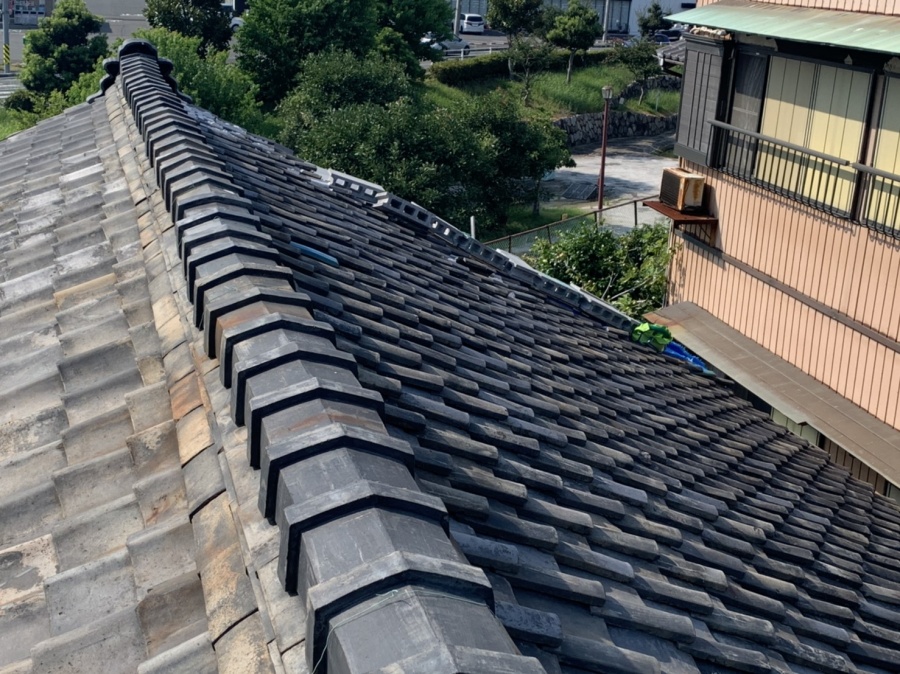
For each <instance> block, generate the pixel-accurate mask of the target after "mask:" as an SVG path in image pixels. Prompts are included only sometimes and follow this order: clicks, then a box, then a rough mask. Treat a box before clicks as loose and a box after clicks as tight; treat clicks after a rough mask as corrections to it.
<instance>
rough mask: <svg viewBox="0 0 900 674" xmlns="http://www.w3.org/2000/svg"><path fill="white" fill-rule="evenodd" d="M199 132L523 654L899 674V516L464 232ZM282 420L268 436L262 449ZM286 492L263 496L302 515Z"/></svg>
mask: <svg viewBox="0 0 900 674" xmlns="http://www.w3.org/2000/svg"><path fill="white" fill-rule="evenodd" d="M196 117H197V120H198V122H199V124H200V126H201V129H202V130H203V133H204V136H205V138H206V140H207V142H208V143H209V144H210V145H211V146H212V147H213V148H214V149H215V151H216V153H217V154H218V156H219V157H220V158H221V159H222V160H223V161H224V162H225V164H226V168H227V170H228V172H229V173H230V175H231V176H232V177H233V179H234V181H235V184H236V185H238V186H240V187H241V188H242V189H243V190H244V194H245V196H246V197H247V198H248V199H250V201H251V203H252V208H253V209H254V211H256V212H257V213H258V214H259V217H260V220H261V229H262V231H264V232H266V233H267V234H269V235H270V236H271V237H272V239H273V242H272V245H273V246H274V247H275V248H277V250H278V251H279V253H280V262H281V263H282V264H283V265H285V266H287V267H289V268H291V269H292V270H293V271H294V274H293V278H294V284H295V286H296V287H297V289H298V290H300V291H301V292H303V293H305V294H306V295H307V296H308V297H309V298H310V300H311V308H312V313H313V316H314V317H315V319H316V320H318V321H319V322H321V323H327V324H330V325H331V326H332V327H333V328H334V330H335V333H336V345H337V346H338V348H339V349H340V350H342V351H344V352H345V353H348V354H351V355H352V356H353V357H354V358H355V359H356V361H357V363H358V370H359V375H358V376H359V380H360V381H361V382H362V383H363V384H364V385H365V386H366V387H367V388H368V389H370V390H373V391H377V392H378V393H380V394H381V396H382V397H383V399H384V414H383V418H384V420H385V423H386V425H387V427H388V430H389V432H390V433H391V435H392V436H393V437H395V438H398V439H402V440H403V441H405V442H407V443H409V445H410V446H411V447H412V448H413V452H414V455H415V469H414V474H415V478H416V482H417V483H418V485H419V486H420V488H421V489H422V490H423V491H424V492H426V493H429V494H432V495H435V496H439V497H440V498H441V499H442V500H443V502H444V504H445V506H446V508H447V510H448V512H449V514H450V517H451V519H450V531H451V534H452V536H453V538H454V540H455V542H456V543H457V545H458V546H459V547H460V549H461V550H462V551H463V552H464V553H465V554H466V555H467V557H468V559H469V561H470V562H472V563H473V564H476V565H478V566H480V567H482V568H483V569H484V570H485V571H486V572H487V573H488V576H489V578H490V580H491V583H492V586H493V589H494V593H495V599H496V612H497V615H498V616H499V617H500V619H501V620H502V621H503V623H504V625H505V626H506V627H507V629H508V630H509V632H510V634H511V635H512V636H513V637H514V638H515V640H516V643H517V644H518V646H519V647H520V649H521V650H522V652H523V653H525V654H527V655H533V656H535V657H538V658H539V659H540V661H541V662H542V664H543V665H544V666H545V667H546V669H547V671H549V672H553V671H564V672H566V671H580V670H588V671H616V672H656V671H662V672H667V673H668V672H672V673H675V672H696V671H702V672H710V671H750V672H764V671H783V672H790V671H794V672H808V671H824V672H850V671H869V672H875V671H897V669H898V667H900V652H898V650H897V648H898V646H897V644H898V643H900V642H898V641H897V639H898V637H900V632H897V631H895V630H897V628H898V627H900V556H898V551H900V538H898V534H900V513H898V511H897V509H896V508H895V506H894V505H893V504H892V503H889V502H888V501H887V500H885V499H884V498H882V497H880V496H876V495H874V494H873V493H872V490H871V488H870V487H869V486H868V485H865V484H863V483H861V482H858V481H855V480H852V479H850V478H849V476H848V474H847V472H846V471H845V470H843V469H842V468H839V467H837V466H835V465H833V464H831V463H829V461H828V459H827V456H826V454H825V452H824V451H822V450H819V449H817V448H814V447H810V446H809V445H808V444H807V443H806V442H805V441H804V440H801V439H800V438H797V437H795V436H792V435H791V434H789V433H788V432H787V431H786V430H785V429H784V428H781V427H779V426H777V425H775V424H774V423H772V422H771V421H769V420H768V418H766V417H765V416H764V415H763V414H761V413H760V412H758V411H756V410H754V409H753V408H752V407H751V406H750V405H749V404H748V403H747V402H745V401H743V400H741V399H739V398H737V397H736V396H735V395H733V393H732V391H730V390H728V389H727V388H724V387H723V386H721V385H719V384H718V383H717V382H715V381H712V380H710V379H708V378H705V377H702V376H700V375H698V374H695V373H692V372H690V371H689V370H688V369H687V368H685V367H683V366H681V365H679V364H677V363H674V362H672V361H670V360H668V359H666V358H664V357H662V356H659V355H657V354H656V353H653V352H651V351H649V350H647V349H646V348H644V347H642V346H638V345H635V344H633V343H631V342H630V341H629V339H628V338H627V336H626V335H625V334H623V333H622V332H620V331H617V330H615V329H610V328H608V327H607V326H605V325H604V324H603V323H601V322H598V320H596V319H595V318H593V317H591V316H588V315H586V314H585V313H583V312H582V311H580V310H579V308H578V307H577V306H572V305H569V304H566V303H565V302H560V301H558V300H554V299H553V298H549V297H548V296H547V294H546V293H544V292H543V291H541V290H536V289H535V288H534V287H533V285H532V284H531V283H530V282H529V279H525V280H518V279H517V278H515V277H514V275H513V274H510V273H506V272H508V269H504V268H503V267H502V266H501V267H497V266H491V265H487V264H485V263H484V262H483V261H482V260H480V259H479V256H478V255H473V254H472V253H471V252H470V251H469V250H466V249H465V248H461V247H460V246H458V245H455V244H454V241H453V239H454V236H450V237H449V240H448V238H445V237H443V236H440V235H438V234H436V232H435V231H434V229H433V228H431V227H427V226H422V224H420V223H415V222H413V221H411V220H409V219H407V218H404V217H402V216H401V217H397V216H396V215H395V214H393V213H392V212H390V211H389V210H388V209H385V208H382V207H381V206H379V205H377V204H372V203H371V201H370V200H367V199H365V198H357V197H356V196H354V193H353V192H352V191H348V190H346V189H344V188H341V187H339V186H338V185H332V187H331V188H328V187H325V186H324V185H322V184H321V183H319V182H317V181H316V180H315V179H314V176H312V175H311V174H310V171H311V169H312V167H310V166H309V165H307V164H304V163H303V162H302V161H300V160H297V159H295V158H293V157H291V156H290V155H289V154H288V153H286V152H285V151H284V150H283V149H281V148H279V147H276V146H274V145H272V144H270V143H266V142H264V141H260V140H259V139H256V138H253V137H251V136H249V135H248V134H246V133H244V132H242V131H241V130H239V129H235V128H234V127H230V126H228V125H223V124H221V123H220V122H219V121H218V120H216V119H215V118H213V117H211V116H208V115H203V114H197V115H196ZM322 254H324V255H322ZM325 256H330V257H331V258H333V259H334V261H331V260H329V259H327V258H326V257H325ZM273 346H275V343H274V342H269V343H266V344H265V345H263V344H260V345H259V346H257V345H252V346H251V345H248V346H247V348H246V354H247V355H246V356H242V357H250V356H251V353H252V354H253V356H256V354H259V353H262V352H264V350H265V349H267V348H271V347H273ZM238 367H240V365H238ZM288 367H289V366H281V368H276V369H274V370H273V371H272V372H271V373H270V374H268V375H265V376H263V375H259V376H258V377H255V378H252V379H251V380H250V382H249V384H248V389H247V394H246V395H247V396H251V395H257V391H259V393H258V395H266V394H267V393H268V391H269V390H270V389H272V388H275V386H273V385H271V384H269V382H270V381H271V380H272V379H275V378H276V377H277V375H276V374H275V373H277V372H279V371H287V369H288ZM257 379H258V380H259V383H257ZM249 406H250V407H251V408H252V406H253V403H252V402H251V403H249ZM286 422H287V420H286V419H278V418H277V415H276V416H275V417H273V418H272V420H271V422H270V421H269V420H268V419H266V420H264V421H263V422H262V424H261V428H260V430H259V434H260V440H259V444H260V451H261V452H262V453H263V454H265V452H266V451H267V445H268V447H272V446H273V443H274V442H275V441H276V440H277V439H278V436H277V434H278V433H280V432H281V431H280V430H278V429H279V428H280V427H281V426H283V425H285V424H286ZM270 423H271V430H270V426H269V424H270ZM253 433H254V430H253V429H252V428H251V443H252V442H253V441H254V437H255V436H254V435H253ZM273 435H276V437H275V438H272V436H273ZM263 464H265V460H264V459H263ZM291 475H292V472H291V469H289V468H285V469H283V470H282V474H281V481H280V482H279V485H278V490H279V491H278V494H277V497H276V498H277V500H278V501H279V502H281V501H288V502H292V503H293V502H300V503H302V502H303V501H304V499H306V498H307V496H306V495H305V494H304V493H303V491H302V489H300V488H297V489H296V490H295V489H294V484H293V482H292V477H291ZM272 482H273V479H272V478H271V477H270V478H269V485H271V484H272ZM298 483H299V485H302V487H304V488H308V485H306V484H305V483H304V482H302V481H298ZM269 488H270V489H271V487H269ZM272 503H273V504H274V503H275V499H274V498H273V499H272ZM282 526H283V524H282ZM298 572H299V573H302V572H303V570H302V569H300V570H299V571H298ZM292 580H293V579H292V578H290V577H289V578H288V581H289V582H291V581H292ZM299 582H300V583H302V582H303V579H302V578H301V579H300V580H299Z"/></svg>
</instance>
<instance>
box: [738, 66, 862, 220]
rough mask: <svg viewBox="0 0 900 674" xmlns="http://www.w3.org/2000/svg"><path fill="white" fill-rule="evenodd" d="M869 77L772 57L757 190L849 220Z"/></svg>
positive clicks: (758, 155)
mask: <svg viewBox="0 0 900 674" xmlns="http://www.w3.org/2000/svg"><path fill="white" fill-rule="evenodd" d="M871 82H872V75H871V73H869V72H867V71H863V70H858V69H852V68H849V67H841V66H832V65H826V64H823V63H816V62H810V61H801V60H798V59H792V58H785V57H782V56H774V55H773V56H771V57H770V59H769V73H768V78H767V81H766V91H765V98H764V101H763V109H762V119H761V122H760V129H759V132H760V134H761V135H762V136H766V137H769V138H773V139H777V141H783V142H775V141H766V140H760V141H759V146H758V148H757V152H756V167H755V178H756V180H755V182H760V183H763V184H765V185H767V186H769V187H771V188H773V189H775V190H776V191H779V192H783V193H785V194H789V195H790V196H792V197H794V198H797V199H799V200H800V201H803V202H805V203H810V204H812V205H815V206H818V207H821V208H825V209H826V210H828V211H830V212H833V213H838V214H842V215H849V214H850V212H851V210H852V207H853V193H854V187H855V183H856V170H855V169H854V168H853V167H851V166H850V165H849V163H850V162H856V161H858V160H859V158H860V151H861V147H862V140H863V132H864V129H865V123H866V110H867V106H868V100H869V87H870V86H871Z"/></svg>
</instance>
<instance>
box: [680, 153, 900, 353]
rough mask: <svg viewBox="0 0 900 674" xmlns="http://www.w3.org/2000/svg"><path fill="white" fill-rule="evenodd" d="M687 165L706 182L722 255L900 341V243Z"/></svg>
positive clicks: (714, 173) (725, 177)
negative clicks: (717, 218) (716, 216)
mask: <svg viewBox="0 0 900 674" xmlns="http://www.w3.org/2000/svg"><path fill="white" fill-rule="evenodd" d="M685 165H686V167H687V168H689V169H691V170H692V171H694V172H697V173H701V174H703V175H704V176H705V177H706V181H707V185H708V186H709V190H710V194H711V195H712V199H711V205H712V208H713V211H714V212H715V213H716V214H717V215H718V217H719V232H718V243H717V245H718V247H719V248H721V250H723V251H724V252H725V253H727V254H728V255H730V256H732V257H734V258H736V259H737V260H739V261H741V262H743V263H745V264H747V265H749V266H750V267H752V268H754V269H757V270H759V271H760V272H762V273H763V274H766V275H767V276H771V277H772V278H773V279H774V280H775V281H777V282H779V283H782V284H784V285H786V286H789V287H790V288H793V289H795V290H796V291H798V292H799V293H802V294H803V295H806V296H808V297H810V298H812V299H813V300H816V301H818V302H821V303H822V304H824V305H827V306H828V307H831V308H833V309H835V310H837V311H839V312H841V313H842V314H845V315H846V316H848V317H850V318H851V319H853V320H854V321H857V322H859V323H861V324H863V325H864V326H866V327H868V328H871V329H872V330H874V331H875V332H878V333H880V334H881V335H883V336H884V337H886V338H887V339H890V340H892V341H895V342H900V240H898V239H894V238H891V237H887V236H885V235H882V234H879V233H877V232H874V231H871V230H869V229H867V228H865V227H861V226H859V225H855V224H853V223H850V222H848V221H847V220H843V219H841V218H837V217H833V216H829V215H826V214H824V213H821V212H819V211H816V210H814V209H812V208H809V207H807V206H804V205H803V204H799V203H797V202H795V201H792V200H790V199H788V198H787V197H781V196H778V195H776V194H773V193H772V192H769V191H768V190H765V189H763V188H761V187H755V186H753V185H750V184H748V183H744V182H742V181H739V180H737V179H735V178H732V177H730V176H726V175H723V174H721V173H719V172H718V171H714V170H711V169H707V168H705V167H703V166H699V165H697V164H693V163H690V162H685ZM864 261H865V262H864Z"/></svg>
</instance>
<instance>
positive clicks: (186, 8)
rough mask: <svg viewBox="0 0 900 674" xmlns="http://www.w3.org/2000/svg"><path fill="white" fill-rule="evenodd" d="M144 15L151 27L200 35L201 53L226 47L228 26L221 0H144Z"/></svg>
mask: <svg viewBox="0 0 900 674" xmlns="http://www.w3.org/2000/svg"><path fill="white" fill-rule="evenodd" d="M144 16H146V17H147V21H148V23H149V24H150V25H151V26H152V27H153V28H165V29H167V30H170V31H173V32H176V33H181V34H182V35H185V36H187V37H198V38H200V53H201V54H206V52H207V51H209V50H210V49H214V50H223V49H227V48H228V43H229V42H230V41H231V27H230V25H229V19H228V16H227V15H226V14H225V12H223V11H222V4H221V0H147V6H146V8H145V9H144Z"/></svg>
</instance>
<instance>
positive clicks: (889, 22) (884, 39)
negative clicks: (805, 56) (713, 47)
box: [667, 0, 900, 54]
mask: <svg viewBox="0 0 900 674" xmlns="http://www.w3.org/2000/svg"><path fill="white" fill-rule="evenodd" d="M667 18H668V20H669V21H674V22H676V23H687V24H690V25H692V26H708V27H710V28H724V29H726V30H731V31H741V32H743V33H753V34H756V35H765V36H768V37H777V38H783V39H786V40H796V41H797V42H812V43H816V44H826V45H834V46H837V47H852V48H854V49H865V50H867V51H877V52H886V53H888V54H900V16H885V15H884V14H862V13H860V12H837V11H834V10H829V9H812V8H808V7H789V6H787V5H772V4H768V3H762V2H750V1H749V0H724V1H723V2H717V3H714V4H711V5H705V6H703V7H698V8H697V9H689V10H688V11H686V12H680V13H678V14H672V15H671V16H669V17H667Z"/></svg>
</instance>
